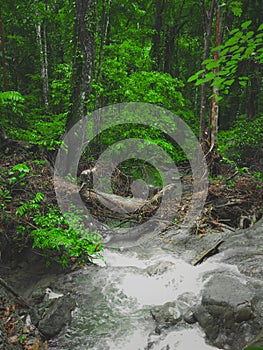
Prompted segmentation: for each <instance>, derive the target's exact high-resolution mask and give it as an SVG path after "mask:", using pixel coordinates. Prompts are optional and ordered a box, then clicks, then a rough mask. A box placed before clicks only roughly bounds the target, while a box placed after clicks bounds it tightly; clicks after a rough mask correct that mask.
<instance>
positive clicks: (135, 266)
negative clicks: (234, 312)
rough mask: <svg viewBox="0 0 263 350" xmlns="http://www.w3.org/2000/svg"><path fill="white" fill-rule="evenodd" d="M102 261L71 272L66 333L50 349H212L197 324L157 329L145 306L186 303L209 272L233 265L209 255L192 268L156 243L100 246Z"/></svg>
mask: <svg viewBox="0 0 263 350" xmlns="http://www.w3.org/2000/svg"><path fill="white" fill-rule="evenodd" d="M104 257H105V262H102V261H98V262H97V263H98V265H99V266H93V267H88V268H86V269H84V270H82V271H81V272H77V273H73V275H72V280H71V284H72V289H73V291H74V292H75V297H76V300H77V303H78V308H77V309H76V311H75V312H74V315H73V321H72V323H71V325H70V326H69V327H68V329H67V330H66V332H65V333H64V334H63V335H61V336H60V337H59V338H57V339H56V340H53V341H52V342H50V344H49V346H50V348H52V349H53V348H55V349H56V350H69V349H70V350H72V349H77V350H87V349H94V350H144V349H154V350H157V349H160V350H161V349H176V350H185V349H191V348H192V349H196V350H208V349H211V350H213V349H216V348H215V347H212V346H210V345H208V344H206V343H205V341H204V334H203V332H202V331H201V329H200V328H199V327H198V326H197V324H187V323H185V322H179V323H178V324H177V325H176V326H174V327H173V328H170V329H169V330H167V331H165V332H164V334H163V333H162V334H161V335H160V334H158V332H156V331H155V329H156V322H155V321H154V319H153V317H152V315H151V310H152V308H153V307H155V306H157V305H163V304H164V303H166V302H170V301H176V300H177V301H179V302H180V303H181V306H182V307H184V306H185V307H186V308H189V307H192V306H193V305H195V304H196V303H198V301H199V299H200V291H201V290H202V288H203V287H204V284H205V282H206V281H207V280H208V279H209V278H210V276H211V275H212V274H213V272H215V271H219V270H224V271H226V270H228V272H229V274H233V275H236V276H238V275H239V272H238V270H237V268H236V267H235V266H233V265H227V264H224V263H219V262H216V259H209V260H207V261H206V262H204V263H203V264H201V265H200V266H197V267H194V266H192V265H190V264H188V263H187V262H185V261H184V260H182V259H181V258H179V256H176V254H174V253H171V252H167V251H165V250H163V249H161V248H158V247H155V248H153V247H151V248H149V247H148V248H145V247H144V248H140V247H134V248H133V249H131V250H126V251H122V252H120V251H118V250H110V249H106V250H105V252H104Z"/></svg>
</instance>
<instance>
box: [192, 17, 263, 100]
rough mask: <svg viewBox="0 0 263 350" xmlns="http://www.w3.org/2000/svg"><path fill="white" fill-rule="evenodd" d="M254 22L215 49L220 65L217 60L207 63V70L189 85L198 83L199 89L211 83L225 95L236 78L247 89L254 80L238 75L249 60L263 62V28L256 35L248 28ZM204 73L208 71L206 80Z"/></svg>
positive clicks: (248, 23)
mask: <svg viewBox="0 0 263 350" xmlns="http://www.w3.org/2000/svg"><path fill="white" fill-rule="evenodd" d="M251 23H252V21H251V20H249V21H246V22H244V23H242V24H241V28H237V29H233V30H232V31H231V32H230V38H229V39H228V40H227V41H226V42H225V43H224V44H223V45H220V46H218V47H216V48H214V49H213V51H219V53H220V57H219V59H218V60H217V61H216V62H215V61H214V59H213V58H209V59H207V60H205V61H203V64H204V65H205V67H206V71H204V70H203V69H202V70H200V71H198V72H197V73H195V74H194V75H192V76H191V77H190V78H189V79H188V82H192V81H196V83H195V84H196V86H199V85H201V84H202V83H210V84H211V86H216V87H217V88H219V89H220V91H221V93H223V94H225V95H228V94H229V90H230V87H231V86H232V85H233V84H234V82H235V80H236V79H237V80H238V82H239V84H240V86H241V87H245V86H246V85H247V84H248V81H249V80H250V77H249V76H243V75H240V74H238V69H239V67H240V66H241V64H242V63H243V62H249V61H251V62H255V63H257V64H262V63H263V48H262V36H263V25H260V26H259V27H258V29H257V32H254V31H253V30H249V29H248V28H249V26H250V25H251ZM215 68H218V69H219V70H218V72H215ZM204 72H206V73H205V76H204V77H202V74H203V73H204ZM221 98H222V97H220V99H221Z"/></svg>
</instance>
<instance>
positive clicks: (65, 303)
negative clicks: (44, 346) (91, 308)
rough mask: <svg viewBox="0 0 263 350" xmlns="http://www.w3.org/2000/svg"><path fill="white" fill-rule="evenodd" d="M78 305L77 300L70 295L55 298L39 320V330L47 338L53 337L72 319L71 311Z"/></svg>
mask: <svg viewBox="0 0 263 350" xmlns="http://www.w3.org/2000/svg"><path fill="white" fill-rule="evenodd" d="M75 307H76V303H75V300H74V299H72V298H71V297H69V296H63V297H60V298H58V299H55V300H54V302H53V303H52V305H51V306H50V307H49V309H48V310H47V312H46V314H45V315H44V317H43V319H42V320H41V321H40V322H39V325H38V329H39V331H40V332H41V333H42V334H43V335H44V336H45V337H46V338H47V339H50V338H53V337H55V336H56V335H57V334H59V332H60V331H61V330H62V329H63V328H64V327H65V326H66V325H67V324H68V323H70V321H71V311H72V310H74V308H75Z"/></svg>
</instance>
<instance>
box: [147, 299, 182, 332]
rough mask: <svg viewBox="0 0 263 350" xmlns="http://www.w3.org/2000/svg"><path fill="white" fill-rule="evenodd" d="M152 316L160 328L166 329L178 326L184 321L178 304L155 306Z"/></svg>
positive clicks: (170, 303) (168, 303) (169, 303)
mask: <svg viewBox="0 0 263 350" xmlns="http://www.w3.org/2000/svg"><path fill="white" fill-rule="evenodd" d="M151 314H152V317H153V318H154V320H155V321H156V322H157V324H158V326H159V327H165V328H166V327H169V326H172V325H175V324H177V323H178V322H180V321H181V319H182V314H181V311H180V308H179V306H178V304H177V303H176V302H167V303H165V304H164V305H161V306H155V307H154V308H152V310H151Z"/></svg>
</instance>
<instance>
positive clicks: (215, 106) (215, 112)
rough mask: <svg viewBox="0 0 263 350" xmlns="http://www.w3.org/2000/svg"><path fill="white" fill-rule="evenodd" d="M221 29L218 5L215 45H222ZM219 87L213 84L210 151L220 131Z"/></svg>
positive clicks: (215, 55) (217, 69)
mask: <svg viewBox="0 0 263 350" xmlns="http://www.w3.org/2000/svg"><path fill="white" fill-rule="evenodd" d="M221 31H222V18H221V7H220V6H218V7H217V10H216V35H215V47H217V46H219V45H221ZM218 60H219V51H218V50H217V51H215V52H214V61H215V62H216V61H218ZM218 72H219V67H216V68H214V75H215V76H216V75H217V73H218ZM218 98H219V89H218V86H216V85H213V92H212V105H211V118H210V151H212V150H214V151H216V150H217V133H218V117H219V102H218Z"/></svg>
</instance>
